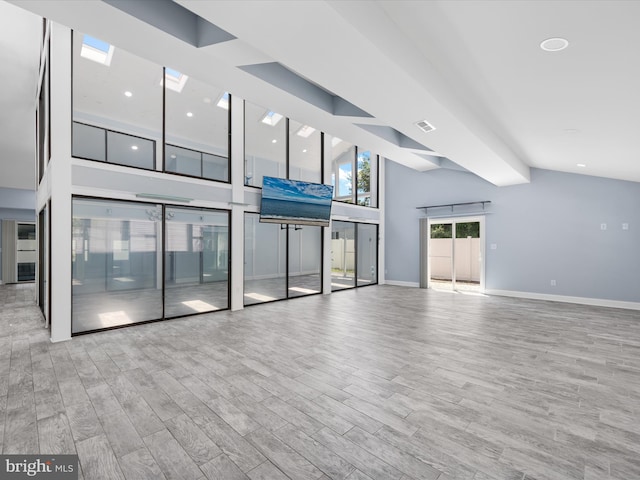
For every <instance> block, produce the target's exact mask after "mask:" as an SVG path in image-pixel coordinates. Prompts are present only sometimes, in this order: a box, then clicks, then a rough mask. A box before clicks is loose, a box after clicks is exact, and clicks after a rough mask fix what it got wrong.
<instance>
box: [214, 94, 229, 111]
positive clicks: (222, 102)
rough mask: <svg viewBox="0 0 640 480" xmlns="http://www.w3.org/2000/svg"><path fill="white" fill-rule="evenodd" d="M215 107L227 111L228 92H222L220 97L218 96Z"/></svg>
mask: <svg viewBox="0 0 640 480" xmlns="http://www.w3.org/2000/svg"><path fill="white" fill-rule="evenodd" d="M216 105H217V106H219V107H220V108H222V109H224V110H229V92H224V93H223V94H222V95H220V98H219V99H218V102H217V103H216Z"/></svg>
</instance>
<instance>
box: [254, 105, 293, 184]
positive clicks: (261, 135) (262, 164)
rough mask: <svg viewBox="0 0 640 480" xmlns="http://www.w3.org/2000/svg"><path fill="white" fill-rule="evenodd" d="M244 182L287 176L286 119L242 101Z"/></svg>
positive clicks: (258, 181)
mask: <svg viewBox="0 0 640 480" xmlns="http://www.w3.org/2000/svg"><path fill="white" fill-rule="evenodd" d="M244 149H245V153H244V155H245V160H244V161H245V174H244V184H245V185H251V186H254V187H261V186H262V177H263V176H265V175H266V176H269V177H280V178H286V176H287V121H286V120H284V119H283V117H282V115H280V114H279V113H276V112H273V111H271V110H268V109H266V108H263V107H259V106H257V105H253V104H251V103H249V102H244Z"/></svg>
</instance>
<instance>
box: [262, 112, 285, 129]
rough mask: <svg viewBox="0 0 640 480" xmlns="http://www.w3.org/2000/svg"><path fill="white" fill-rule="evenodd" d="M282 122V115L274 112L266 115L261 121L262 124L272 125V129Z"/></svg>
mask: <svg viewBox="0 0 640 480" xmlns="http://www.w3.org/2000/svg"><path fill="white" fill-rule="evenodd" d="M280 120H282V115H280V114H279V113H276V112H272V111H271V110H269V111H268V112H267V113H265V114H264V115H263V117H262V118H261V119H260V121H261V122H262V123H266V124H267V125H271V126H272V127H275V126H276V125H277V124H278V122H279V121H280Z"/></svg>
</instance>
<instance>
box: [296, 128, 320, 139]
mask: <svg viewBox="0 0 640 480" xmlns="http://www.w3.org/2000/svg"><path fill="white" fill-rule="evenodd" d="M315 131H316V129H315V128H313V127H310V126H309V125H303V126H301V127H300V128H299V129H298V131H297V132H296V135H299V136H301V137H303V138H309V135H311V134H312V133H313V132H315Z"/></svg>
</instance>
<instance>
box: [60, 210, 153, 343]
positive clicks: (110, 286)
mask: <svg viewBox="0 0 640 480" xmlns="http://www.w3.org/2000/svg"><path fill="white" fill-rule="evenodd" d="M161 232H162V206H161V205H157V204H148V203H138V202H125V201H114V200H98V199H87V198H74V199H73V233H72V282H73V283H72V316H71V330H72V333H80V332H86V331H91V330H98V329H103V328H110V327H116V326H120V325H126V324H132V323H137V322H143V321H147V320H157V319H160V318H162V278H161V275H159V272H161V271H162V270H161V269H162V263H161V262H162V256H161V255H160V252H161V251H162V236H161Z"/></svg>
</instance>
